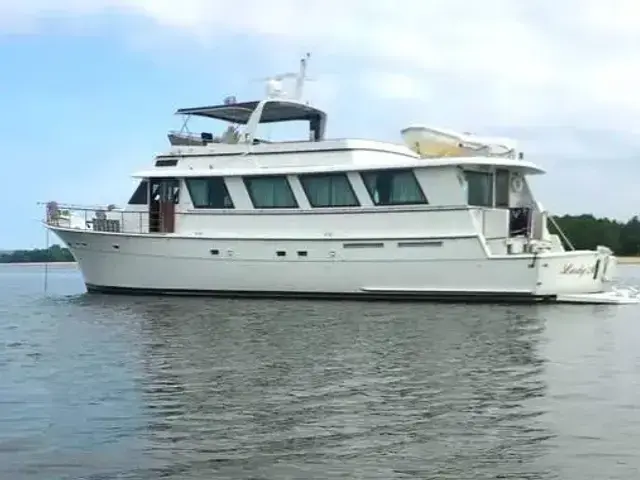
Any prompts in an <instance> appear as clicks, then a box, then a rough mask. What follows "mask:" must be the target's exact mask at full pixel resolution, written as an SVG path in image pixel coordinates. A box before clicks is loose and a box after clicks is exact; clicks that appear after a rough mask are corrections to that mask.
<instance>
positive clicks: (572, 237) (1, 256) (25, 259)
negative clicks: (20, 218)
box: [0, 214, 640, 263]
mask: <svg viewBox="0 0 640 480" xmlns="http://www.w3.org/2000/svg"><path fill="white" fill-rule="evenodd" d="M555 220H556V222H557V223H558V225H559V226H560V228H561V229H562V231H563V232H564V234H565V235H566V236H567V237H568V238H569V241H571V243H572V244H573V246H574V248H576V249H594V248H595V247H596V246H598V245H605V246H608V247H609V248H611V249H612V250H613V251H614V252H615V253H616V255H619V256H622V257H632V256H640V219H639V218H638V217H637V216H634V217H633V218H631V220H629V221H627V222H620V221H617V220H610V219H608V218H596V217H594V216H593V215H587V214H584V215H563V216H561V217H555ZM550 229H551V231H552V232H554V233H555V228H554V226H553V224H552V223H551V222H550ZM566 247H568V246H566ZM73 261H74V258H73V255H71V252H70V251H69V249H67V248H64V247H61V246H60V245H53V246H51V247H49V248H46V249H34V250H16V251H14V252H5V253H0V263H38V262H73Z"/></svg>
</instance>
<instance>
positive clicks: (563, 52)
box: [0, 0, 640, 250]
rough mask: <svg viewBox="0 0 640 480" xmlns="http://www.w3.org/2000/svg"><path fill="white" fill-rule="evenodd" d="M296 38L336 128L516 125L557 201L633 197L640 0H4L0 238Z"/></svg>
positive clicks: (267, 62)
mask: <svg viewBox="0 0 640 480" xmlns="http://www.w3.org/2000/svg"><path fill="white" fill-rule="evenodd" d="M305 52H311V53H312V57H311V61H310V65H309V72H308V73H309V75H310V76H311V77H313V79H314V81H313V82H310V83H308V85H307V87H306V97H307V99H308V100H310V101H311V102H313V103H314V104H315V105H316V106H318V107H320V108H322V109H324V110H325V111H327V112H328V114H329V124H328V131H327V133H328V135H329V136H332V137H360V138H361V137H365V138H374V139H381V140H389V141H395V142H401V137H400V130H401V129H402V128H403V127H406V126H408V125H410V124H428V125H432V126H438V127H443V128H453V129H457V130H460V131H469V132H474V133H478V134H490V135H499V136H509V137H513V138H516V139H518V140H519V141H520V143H521V147H522V149H523V150H524V151H525V155H526V158H527V159H528V160H531V161H534V162H536V163H538V164H539V165H541V166H542V167H543V168H545V169H546V170H547V174H546V175H544V176H542V177H540V178H536V179H535V180H534V187H535V194H536V195H537V197H538V199H539V200H540V201H541V202H542V203H543V204H544V206H545V207H546V208H548V209H549V210H550V211H551V212H552V213H554V214H563V213H593V214H595V215H597V216H608V217H613V218H617V219H621V220H626V219H628V218H629V217H631V216H632V215H635V214H637V213H638V210H640V188H638V178H639V177H640V175H639V174H640V2H639V1H638V0H608V1H606V2H605V1H603V0H553V1H552V0H536V1H535V2H533V1H524V0H522V1H519V0H473V1H470V0H420V1H418V0H413V1H409V0H366V1H365V0H340V1H338V0H269V1H265V0H245V1H244V2H243V3H239V2H229V1H226V2H222V1H218V0H180V1H175V0H20V1H10V0H0V111H1V112H2V116H1V117H0V148H1V149H2V160H1V161H0V162H1V165H2V172H3V175H2V178H3V179H4V180H5V181H4V188H2V189H0V202H1V203H2V204H3V205H5V208H4V210H3V213H2V214H1V215H2V217H3V218H2V221H1V223H0V225H2V226H1V227H0V250H2V249H13V248H36V247H43V246H44V242H45V230H44V229H43V227H42V226H41V225H40V219H41V218H42V215H43V207H42V206H39V205H38V202H46V201H49V200H55V201H58V202H61V203H74V204H83V203H90V204H96V203H97V204H108V203H114V204H118V205H122V204H123V203H125V202H126V201H127V200H128V198H129V196H130V195H131V193H132V191H133V189H134V187H135V184H136V181H135V180H134V179H132V178H131V176H130V175H131V174H132V173H133V172H134V171H136V170H140V169H143V168H145V167H147V166H149V165H151V162H152V161H153V157H154V155H156V154H158V153H161V152H162V151H164V150H166V149H167V148H168V146H169V144H168V141H167V138H166V133H167V132H168V131H169V130H171V129H176V128H179V127H180V119H179V117H177V116H175V115H174V111H175V110H176V109H177V108H180V107H190V106H199V105H211V104H217V103H221V102H222V100H223V99H224V97H226V96H227V95H235V96H236V97H237V98H238V100H252V99H259V98H260V97H261V96H262V95H263V89H264V87H263V85H262V84H260V83H259V82H257V81H256V79H258V78H261V77H265V76H267V75H271V74H276V73H281V72H283V71H284V72H286V71H292V70H293V71H295V70H296V69H297V68H298V60H299V58H300V57H301V56H302V55H303V54H304V53H305Z"/></svg>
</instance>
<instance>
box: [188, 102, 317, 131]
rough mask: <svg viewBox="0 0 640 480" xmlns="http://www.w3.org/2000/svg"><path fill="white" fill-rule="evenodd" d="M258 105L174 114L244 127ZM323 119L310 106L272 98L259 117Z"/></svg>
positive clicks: (271, 119) (272, 120)
mask: <svg viewBox="0 0 640 480" xmlns="http://www.w3.org/2000/svg"><path fill="white" fill-rule="evenodd" d="M260 103H261V102H260V101H251V102H241V103H233V104H223V105H214V106H210V107H195V108H181V109H179V110H178V111H177V112H176V114H178V115H195V116H199V117H207V118H211V119H215V120H222V121H225V122H230V123H237V124H239V125H246V124H247V123H249V120H250V119H251V115H252V114H253V112H254V111H255V110H256V108H258V105H260ZM325 117H326V114H325V112H323V111H322V110H319V109H317V108H315V107H312V106H311V105H307V104H304V103H301V102H299V101H295V100H285V99H276V98H274V99H269V101H268V102H265V105H264V108H263V109H262V114H261V115H260V123H275V122H290V121H297V120H307V121H313V120H316V121H318V120H321V119H323V118H325Z"/></svg>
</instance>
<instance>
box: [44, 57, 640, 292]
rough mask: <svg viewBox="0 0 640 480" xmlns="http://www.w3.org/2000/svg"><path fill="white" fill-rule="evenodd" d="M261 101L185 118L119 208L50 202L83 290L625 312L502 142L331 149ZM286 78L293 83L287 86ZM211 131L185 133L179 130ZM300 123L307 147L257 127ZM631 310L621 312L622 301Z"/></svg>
mask: <svg viewBox="0 0 640 480" xmlns="http://www.w3.org/2000/svg"><path fill="white" fill-rule="evenodd" d="M307 60H308V59H307V58H303V59H302V60H301V68H300V72H299V73H298V74H297V75H296V89H295V94H294V95H291V96H290V95H287V94H286V92H285V91H284V90H283V89H282V87H281V84H280V82H281V80H282V77H278V78H275V79H272V80H271V81H270V83H269V91H268V94H267V96H266V98H264V99H262V100H258V101H247V102H238V101H236V99H235V98H231V97H230V98H227V99H226V100H225V102H224V103H222V104H221V105H215V106H207V107H196V108H183V109H179V110H178V111H177V113H178V114H180V115H184V116H185V117H186V119H187V121H185V125H184V126H183V129H182V130H181V131H178V132H170V133H169V141H170V144H171V145H170V148H169V149H168V151H166V152H164V153H163V154H161V155H158V156H157V157H156V158H155V160H154V164H153V166H151V167H150V168H149V169H147V170H145V171H142V172H137V173H136V174H134V176H135V177H137V178H140V183H139V186H138V187H137V189H136V190H135V192H134V193H133V195H132V196H131V198H130V199H129V201H128V203H127V205H126V206H125V207H123V208H117V207H115V206H113V205H112V206H109V207H105V208H97V207H78V206H70V205H58V204H57V203H54V202H50V204H49V205H48V210H47V219H46V226H47V228H49V229H51V230H52V231H54V232H55V233H56V234H57V235H58V236H59V237H60V238H61V239H62V240H63V241H64V243H66V244H67V245H68V247H69V248H70V249H71V251H72V252H73V255H74V256H75V258H76V259H77V261H78V264H79V267H80V269H81V271H82V274H83V276H84V280H85V284H86V287H87V289H88V291H90V292H116V293H157V294H196V295H224V296H237V295H247V296H286V297H292V296H299V297H337V298H346V297H355V298H412V299H414V298H415V299H425V300H456V301H457V300H464V301H518V302H541V301H576V302H591V303H620V302H621V300H614V299H612V298H613V297H612V296H611V295H610V294H608V293H604V292H606V291H607V290H609V288H608V283H609V282H610V281H611V280H612V278H613V275H614V272H615V265H616V259H615V257H614V256H613V254H612V252H611V250H609V249H608V248H607V247H604V246H602V247H598V249H596V250H594V251H587V250H566V249H565V247H564V246H563V243H562V241H561V239H560V237H559V236H558V235H556V234H552V233H551V232H550V230H549V228H548V224H549V220H550V218H549V216H548V214H547V212H546V211H545V210H544V209H543V208H542V206H541V204H540V203H539V202H538V201H537V200H536V199H535V197H534V195H533V192H532V189H531V187H530V186H529V182H528V178H529V177H530V176H531V175H538V174H542V173H544V171H543V170H542V169H541V168H540V167H539V166H537V165H535V164H534V163H532V162H529V161H528V160H526V159H525V158H524V154H523V152H521V151H519V149H518V146H517V143H516V142H514V141H512V140H510V139H488V138H482V137H477V136H473V135H470V134H459V133H456V132H451V131H445V130H442V129H437V128H430V127H424V126H413V127H408V128H406V129H404V130H403V131H402V132H401V133H402V136H403V139H404V141H403V143H398V144H394V143H388V142H380V141H374V140H363V139H329V138H326V124H327V115H326V113H325V112H323V111H322V110H320V109H318V108H316V107H314V106H312V105H309V104H308V103H305V102H303V101H302V100H301V95H302V87H303V83H304V78H305V75H306V73H305V72H306V62H307ZM289 76H290V75H289ZM192 117H200V118H201V119H207V120H217V121H221V122H225V123H226V124H227V128H226V130H225V131H224V133H223V134H222V135H219V136H216V135H214V134H213V133H210V132H203V133H200V134H193V133H190V132H188V131H186V128H185V126H186V124H187V122H188V119H189V118H192ZM292 121H297V122H305V123H306V125H307V126H308V129H307V131H308V135H307V136H306V138H303V139H300V140H297V141H281V142H276V141H267V140H265V139H263V138H260V137H258V135H257V129H258V126H260V125H264V124H276V123H285V122H292ZM629 301H630V300H629Z"/></svg>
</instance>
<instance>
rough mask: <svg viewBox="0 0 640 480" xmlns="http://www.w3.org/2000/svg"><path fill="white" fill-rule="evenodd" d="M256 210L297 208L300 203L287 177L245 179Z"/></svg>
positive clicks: (270, 176)
mask: <svg viewBox="0 0 640 480" xmlns="http://www.w3.org/2000/svg"><path fill="white" fill-rule="evenodd" d="M244 183H245V185H246V186H247V190H248V191H249V197H251V202H252V203H253V206H254V208H297V207H298V202H296V198H295V196H294V195H293V192H292V191H291V187H290V186H289V181H288V180H287V177H285V176H275V175H273V176H272V175H269V176H264V177H245V179H244Z"/></svg>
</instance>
